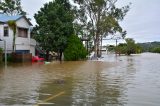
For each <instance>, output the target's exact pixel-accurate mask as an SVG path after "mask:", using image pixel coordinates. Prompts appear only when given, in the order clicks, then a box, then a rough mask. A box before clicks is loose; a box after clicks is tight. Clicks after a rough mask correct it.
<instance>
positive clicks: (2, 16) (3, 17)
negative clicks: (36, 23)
mask: <svg viewBox="0 0 160 106" xmlns="http://www.w3.org/2000/svg"><path fill="white" fill-rule="evenodd" d="M21 17H23V16H22V15H15V16H9V15H5V14H0V22H7V21H9V20H15V21H16V20H18V19H19V18H21Z"/></svg>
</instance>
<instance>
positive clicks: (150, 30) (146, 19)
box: [22, 0, 160, 42]
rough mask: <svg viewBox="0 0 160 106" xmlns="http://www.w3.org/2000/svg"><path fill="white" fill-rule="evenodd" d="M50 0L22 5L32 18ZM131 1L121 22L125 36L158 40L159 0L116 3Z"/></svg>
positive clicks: (144, 40) (159, 33) (32, 0)
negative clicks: (128, 9) (129, 7)
mask: <svg viewBox="0 0 160 106" xmlns="http://www.w3.org/2000/svg"><path fill="white" fill-rule="evenodd" d="M48 1H51V0H22V6H23V9H24V10H25V11H27V13H28V14H29V15H28V17H30V18H31V19H32V23H33V25H35V24H36V23H35V20H34V18H33V15H34V13H36V12H37V11H38V10H39V9H40V7H42V6H43V4H44V3H46V2H48ZM129 2H131V3H132V5H131V9H130V11H129V12H128V14H127V16H126V17H125V19H124V20H123V22H121V25H122V27H123V28H124V29H125V30H126V31H127V37H130V38H134V39H135V40H136V42H148V41H160V0H119V2H118V5H119V6H123V5H125V4H127V3H129ZM107 42H108V41H107Z"/></svg>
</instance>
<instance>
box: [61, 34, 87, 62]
mask: <svg viewBox="0 0 160 106" xmlns="http://www.w3.org/2000/svg"><path fill="white" fill-rule="evenodd" d="M86 56H87V50H86V48H85V47H84V46H83V44H82V42H81V40H80V39H79V38H78V36H76V35H72V36H70V37H69V39H68V45H67V48H66V49H65V50H64V60H66V61H76V60H82V59H86Z"/></svg>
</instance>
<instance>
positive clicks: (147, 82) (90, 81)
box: [0, 53, 160, 106]
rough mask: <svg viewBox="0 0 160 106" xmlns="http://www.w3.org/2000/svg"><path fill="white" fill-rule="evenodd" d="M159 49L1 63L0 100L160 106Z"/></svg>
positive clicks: (56, 105) (35, 105)
mask: <svg viewBox="0 0 160 106" xmlns="http://www.w3.org/2000/svg"><path fill="white" fill-rule="evenodd" d="M159 104H160V54H152V53H143V54H139V55H132V56H120V57H119V56H118V57H115V55H104V58H102V59H101V61H77V62H63V63H62V64H60V63H59V62H52V63H50V64H44V63H33V64H31V63H25V64H24V63H23V64H8V66H7V67H4V66H0V106H159Z"/></svg>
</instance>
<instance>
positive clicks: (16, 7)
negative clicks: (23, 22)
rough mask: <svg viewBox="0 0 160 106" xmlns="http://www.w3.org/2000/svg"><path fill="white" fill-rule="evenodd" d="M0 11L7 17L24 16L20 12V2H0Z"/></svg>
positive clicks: (5, 0) (22, 12)
mask: <svg viewBox="0 0 160 106" xmlns="http://www.w3.org/2000/svg"><path fill="white" fill-rule="evenodd" d="M0 10H1V11H2V12H3V13H5V14H7V15H26V12H24V11H23V10H22V7H21V0H3V1H1V2H0Z"/></svg>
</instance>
